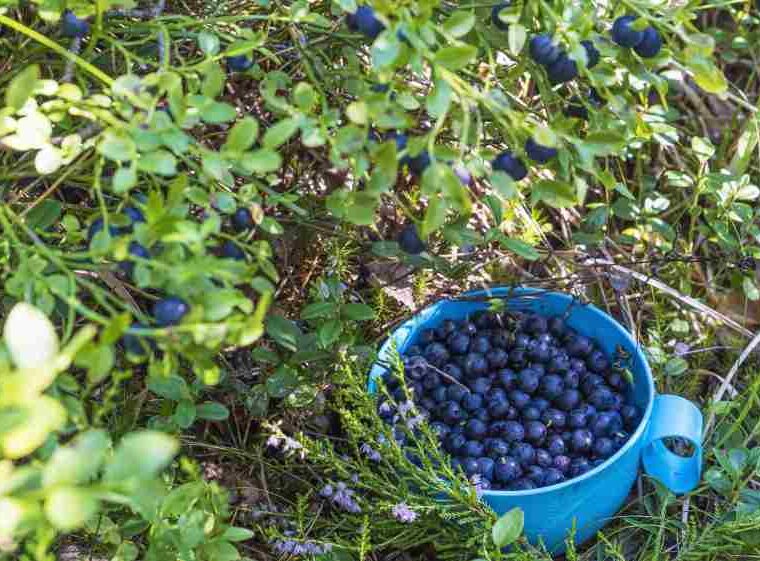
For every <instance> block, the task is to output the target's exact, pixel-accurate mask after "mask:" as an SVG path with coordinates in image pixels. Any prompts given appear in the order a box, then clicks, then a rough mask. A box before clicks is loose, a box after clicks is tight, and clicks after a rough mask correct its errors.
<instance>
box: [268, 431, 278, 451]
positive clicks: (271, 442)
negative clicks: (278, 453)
mask: <svg viewBox="0 0 760 561" xmlns="http://www.w3.org/2000/svg"><path fill="white" fill-rule="evenodd" d="M267 446H269V447H270V448H279V447H280V437H279V436H276V435H274V434H273V435H271V436H270V437H269V438H267Z"/></svg>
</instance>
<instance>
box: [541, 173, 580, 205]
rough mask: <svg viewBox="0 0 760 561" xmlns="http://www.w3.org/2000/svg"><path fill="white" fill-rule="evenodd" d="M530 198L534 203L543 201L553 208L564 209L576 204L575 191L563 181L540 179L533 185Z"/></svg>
mask: <svg viewBox="0 0 760 561" xmlns="http://www.w3.org/2000/svg"><path fill="white" fill-rule="evenodd" d="M531 198H532V200H533V202H534V203H537V202H539V201H543V202H545V203H546V204H548V205H549V206H553V207H555V208H566V207H571V206H575V205H576V204H577V197H576V191H575V189H573V187H572V185H570V184H568V183H565V182H563V181H555V180H551V179H542V180H540V181H537V182H536V183H534V184H533V187H532V191H531Z"/></svg>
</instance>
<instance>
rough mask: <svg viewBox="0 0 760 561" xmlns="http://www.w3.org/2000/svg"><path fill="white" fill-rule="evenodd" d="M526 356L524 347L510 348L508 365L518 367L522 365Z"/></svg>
mask: <svg viewBox="0 0 760 561" xmlns="http://www.w3.org/2000/svg"><path fill="white" fill-rule="evenodd" d="M526 358H527V357H526V352H525V349H512V350H511V351H509V365H510V366H512V367H513V368H520V367H522V366H524V365H525V362H526Z"/></svg>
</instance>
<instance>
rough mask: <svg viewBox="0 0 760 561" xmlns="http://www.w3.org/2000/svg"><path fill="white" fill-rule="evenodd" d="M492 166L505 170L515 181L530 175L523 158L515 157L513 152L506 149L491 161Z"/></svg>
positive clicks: (495, 168)
mask: <svg viewBox="0 0 760 561" xmlns="http://www.w3.org/2000/svg"><path fill="white" fill-rule="evenodd" d="M491 167H492V168H493V169H494V170H498V171H503V172H505V173H506V174H507V175H509V176H510V177H512V179H514V180H515V181H520V180H521V179H524V178H525V176H526V175H528V169H527V168H526V167H525V164H523V162H522V160H520V159H519V158H517V157H515V155H514V154H512V152H510V151H509V150H505V151H504V152H502V153H501V154H499V155H498V156H496V158H494V160H493V162H491Z"/></svg>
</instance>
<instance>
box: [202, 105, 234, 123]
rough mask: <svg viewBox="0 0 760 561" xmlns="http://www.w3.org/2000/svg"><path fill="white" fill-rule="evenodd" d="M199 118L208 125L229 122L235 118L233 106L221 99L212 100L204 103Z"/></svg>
mask: <svg viewBox="0 0 760 561" xmlns="http://www.w3.org/2000/svg"><path fill="white" fill-rule="evenodd" d="M200 114H201V119H203V122H204V123H208V124H209V125H218V124H220V123H229V122H230V121H234V120H235V119H237V111H236V110H235V107H234V106H232V105H230V104H229V103H224V102H222V101H214V102H212V103H209V104H207V105H205V106H204V107H203V108H202V109H201V112H200Z"/></svg>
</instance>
